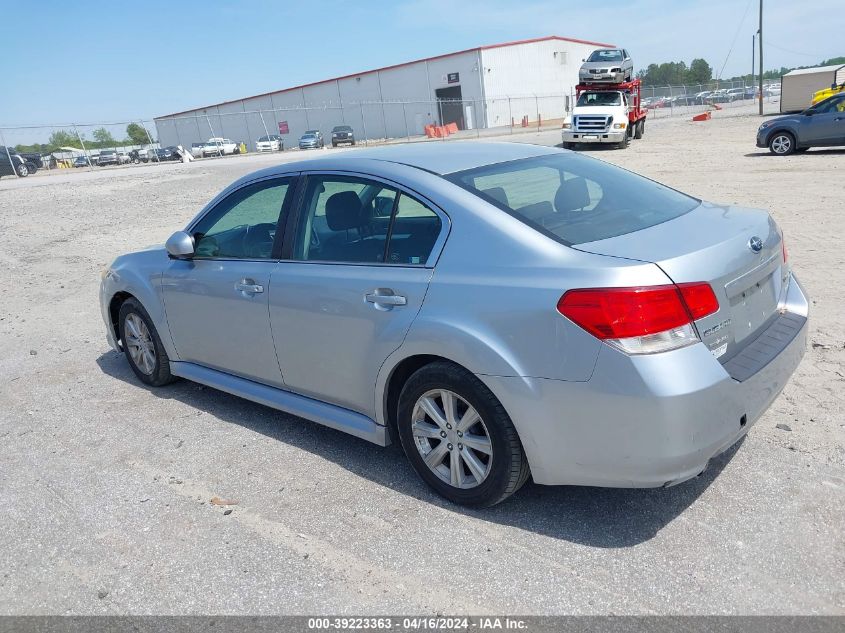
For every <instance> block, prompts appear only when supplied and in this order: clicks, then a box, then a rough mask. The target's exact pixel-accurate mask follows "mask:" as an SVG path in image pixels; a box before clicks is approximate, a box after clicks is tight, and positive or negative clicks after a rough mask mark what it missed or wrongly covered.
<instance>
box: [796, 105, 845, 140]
mask: <svg viewBox="0 0 845 633" xmlns="http://www.w3.org/2000/svg"><path fill="white" fill-rule="evenodd" d="M811 110H812V112H813V114H812V115H809V116H808V115H806V114H805V115H804V117H803V121H802V122H801V127H800V128H799V129H798V135H799V139H798V142H799V144H801V145H805V144H806V145H843V144H845V95H839V96H836V97H833V98H831V99H828V100H826V101H822V102H821V103H820V104H818V105H817V106H815V107H814V108H812V109H811Z"/></svg>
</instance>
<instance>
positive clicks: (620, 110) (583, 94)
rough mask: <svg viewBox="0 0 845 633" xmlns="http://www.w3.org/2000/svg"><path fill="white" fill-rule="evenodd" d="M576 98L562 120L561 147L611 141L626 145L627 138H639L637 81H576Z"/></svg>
mask: <svg viewBox="0 0 845 633" xmlns="http://www.w3.org/2000/svg"><path fill="white" fill-rule="evenodd" d="M575 91H576V94H577V95H578V100H577V101H576V103H575V107H574V108H573V110H572V114H571V115H570V116H567V117H566V119H564V122H563V129H562V131H561V136H562V140H563V147H564V148H565V149H572V148H574V147H575V146H576V145H577V144H579V143H612V144H615V145H616V147H617V148H619V149H624V148H626V147H628V142H629V141H630V139H631V137H633V138H638V139H639V138H642V136H643V133H644V132H645V119H646V110H645V109H644V108H643V107H642V106H641V103H640V80H639V79H635V80H634V81H628V82H623V83H620V84H606V85H597V84H580V85H578V86H576V88H575Z"/></svg>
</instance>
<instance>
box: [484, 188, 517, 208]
mask: <svg viewBox="0 0 845 633" xmlns="http://www.w3.org/2000/svg"><path fill="white" fill-rule="evenodd" d="M481 193H483V194H485V195H487V196H490V197H491V198H493V200H495V201H496V202H500V203H502V204H503V205H505V206H506V207H510V206H511V205H510V204H509V203H508V194H506V193H505V190H504V189H503V188H502V187H490V188H489V189H482V190H481Z"/></svg>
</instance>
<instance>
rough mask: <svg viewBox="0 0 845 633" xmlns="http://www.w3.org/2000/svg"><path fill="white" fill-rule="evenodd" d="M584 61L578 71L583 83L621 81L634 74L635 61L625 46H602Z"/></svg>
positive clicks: (629, 78)
mask: <svg viewBox="0 0 845 633" xmlns="http://www.w3.org/2000/svg"><path fill="white" fill-rule="evenodd" d="M583 61H584V63H583V64H582V65H581V69H580V70H579V71H578V79H579V81H581V83H592V82H610V83H621V82H623V81H630V80H631V78H632V77H633V76H634V62H633V61H632V60H631V56H630V55H629V54H628V51H626V50H625V49H624V48H600V49H598V50H595V51H593V52H592V53H591V54H590V56H589V57H588V58H587V59H585V60H583Z"/></svg>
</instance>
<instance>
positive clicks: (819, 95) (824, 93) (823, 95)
mask: <svg viewBox="0 0 845 633" xmlns="http://www.w3.org/2000/svg"><path fill="white" fill-rule="evenodd" d="M843 91H845V83H843V84H840V85H838V86H837V85H835V84H834V85H832V86H831V87H830V88H824V89H823V90H819V91H817V92H814V93H813V101H812V102H811V103H810V105H816V104H817V103H818V102H819V101H824V100H825V99H827V98H828V97H832V96H833V95H835V94H839V93H840V92H843Z"/></svg>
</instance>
